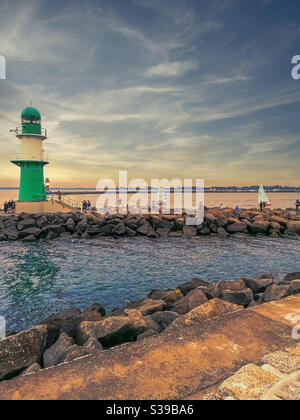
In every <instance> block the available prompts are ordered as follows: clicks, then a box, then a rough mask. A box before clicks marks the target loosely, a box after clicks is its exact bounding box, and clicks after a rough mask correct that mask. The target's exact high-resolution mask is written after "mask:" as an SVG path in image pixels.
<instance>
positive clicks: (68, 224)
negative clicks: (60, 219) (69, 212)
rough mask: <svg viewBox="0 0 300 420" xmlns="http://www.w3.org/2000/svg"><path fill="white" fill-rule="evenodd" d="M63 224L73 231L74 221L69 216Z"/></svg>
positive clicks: (74, 228)
mask: <svg viewBox="0 0 300 420" xmlns="http://www.w3.org/2000/svg"><path fill="white" fill-rule="evenodd" d="M65 226H66V229H67V230H68V231H69V232H71V233H74V232H75V230H76V223H75V221H74V220H73V219H72V218H71V217H69V219H68V220H67V222H66V225H65Z"/></svg>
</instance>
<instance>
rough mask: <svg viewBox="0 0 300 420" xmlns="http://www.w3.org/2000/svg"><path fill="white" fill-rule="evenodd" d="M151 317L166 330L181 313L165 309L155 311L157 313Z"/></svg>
mask: <svg viewBox="0 0 300 420" xmlns="http://www.w3.org/2000/svg"><path fill="white" fill-rule="evenodd" d="M151 317H152V318H153V320H154V321H155V322H157V323H158V324H159V325H160V327H161V329H162V330H164V329H166V328H167V327H168V326H169V325H171V324H172V323H173V322H174V321H175V319H176V318H178V317H179V314H178V313H177V312H172V311H164V312H155V314H153V315H151Z"/></svg>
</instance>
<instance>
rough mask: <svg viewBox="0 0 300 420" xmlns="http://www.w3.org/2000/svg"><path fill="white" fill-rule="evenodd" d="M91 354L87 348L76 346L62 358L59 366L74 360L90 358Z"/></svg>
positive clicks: (70, 348) (69, 349)
mask: <svg viewBox="0 0 300 420" xmlns="http://www.w3.org/2000/svg"><path fill="white" fill-rule="evenodd" d="M89 354H90V353H89V351H88V349H87V348H86V347H80V346H77V344H74V345H73V346H71V347H69V348H68V349H67V350H66V351H65V352H64V353H63V355H62V356H61V358H60V359H59V361H58V364H61V363H68V362H72V361H73V360H76V359H80V358H81V357H85V356H88V355H89Z"/></svg>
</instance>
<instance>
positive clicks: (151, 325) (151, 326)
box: [144, 315, 162, 332]
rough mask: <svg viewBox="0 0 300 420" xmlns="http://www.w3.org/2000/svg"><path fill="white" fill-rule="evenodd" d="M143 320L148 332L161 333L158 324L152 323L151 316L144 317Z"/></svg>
mask: <svg viewBox="0 0 300 420" xmlns="http://www.w3.org/2000/svg"><path fill="white" fill-rule="evenodd" d="M144 320H145V322H146V328H147V329H149V330H154V331H156V332H161V331H162V328H161V326H160V325H159V323H158V322H156V321H154V319H153V318H152V315H147V316H144Z"/></svg>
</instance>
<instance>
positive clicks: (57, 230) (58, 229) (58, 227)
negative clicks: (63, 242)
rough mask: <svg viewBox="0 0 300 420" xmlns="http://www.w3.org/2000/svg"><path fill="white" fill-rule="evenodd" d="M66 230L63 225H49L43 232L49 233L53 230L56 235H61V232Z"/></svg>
mask: <svg viewBox="0 0 300 420" xmlns="http://www.w3.org/2000/svg"><path fill="white" fill-rule="evenodd" d="M64 231H65V229H64V228H63V227H62V225H48V226H45V227H44V228H43V229H42V234H45V235H47V234H48V233H49V232H53V233H55V234H56V235H59V234H60V233H62V232H64Z"/></svg>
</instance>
